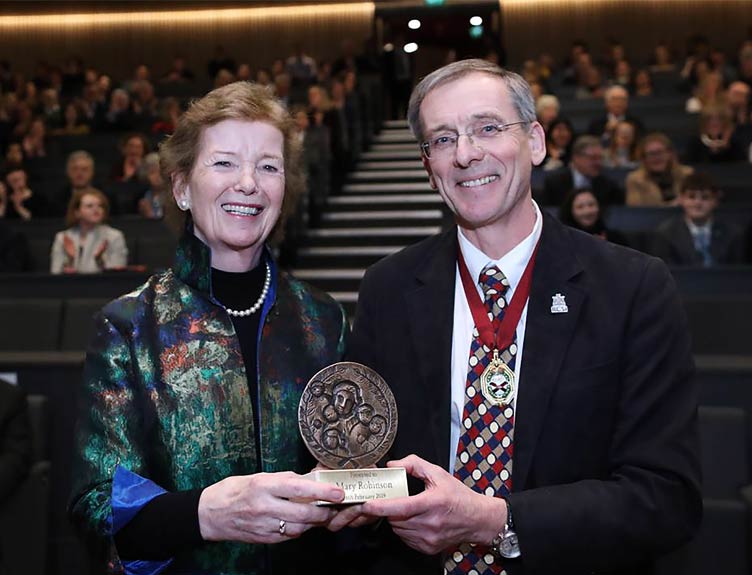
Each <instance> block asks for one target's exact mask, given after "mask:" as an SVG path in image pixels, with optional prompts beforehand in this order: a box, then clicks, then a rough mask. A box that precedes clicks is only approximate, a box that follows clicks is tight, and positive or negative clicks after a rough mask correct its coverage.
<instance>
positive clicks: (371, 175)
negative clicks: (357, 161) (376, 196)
mask: <svg viewBox="0 0 752 575" xmlns="http://www.w3.org/2000/svg"><path fill="white" fill-rule="evenodd" d="M347 179H348V181H350V182H362V181H371V182H388V181H395V180H396V181H402V182H406V181H414V180H425V181H428V174H426V171H425V170H424V169H423V168H420V169H417V170H390V171H381V170H379V171H374V170H371V171H366V172H364V171H361V170H358V171H355V172H351V173H350V174H348V176H347Z"/></svg>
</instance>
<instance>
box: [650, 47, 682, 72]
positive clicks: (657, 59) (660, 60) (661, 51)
mask: <svg viewBox="0 0 752 575" xmlns="http://www.w3.org/2000/svg"><path fill="white" fill-rule="evenodd" d="M650 71H651V72H675V71H676V64H674V59H673V57H672V56H671V51H670V50H669V49H668V46H666V45H665V44H658V45H657V46H656V47H655V49H654V50H653V56H652V57H651V58H650Z"/></svg>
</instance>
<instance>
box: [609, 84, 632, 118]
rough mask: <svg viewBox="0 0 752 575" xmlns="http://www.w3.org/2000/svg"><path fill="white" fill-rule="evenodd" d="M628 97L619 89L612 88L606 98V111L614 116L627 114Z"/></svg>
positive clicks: (624, 91)
mask: <svg viewBox="0 0 752 575" xmlns="http://www.w3.org/2000/svg"><path fill="white" fill-rule="evenodd" d="M628 105H629V96H628V95H627V91H626V90H623V89H621V88H612V89H611V90H609V92H608V95H607V96H606V110H607V111H608V113H609V114H613V115H614V116H623V115H624V114H625V113H626V112H627V106H628Z"/></svg>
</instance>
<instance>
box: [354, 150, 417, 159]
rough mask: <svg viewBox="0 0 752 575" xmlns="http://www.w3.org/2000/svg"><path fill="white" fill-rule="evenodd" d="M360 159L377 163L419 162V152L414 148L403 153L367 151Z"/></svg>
mask: <svg viewBox="0 0 752 575" xmlns="http://www.w3.org/2000/svg"><path fill="white" fill-rule="evenodd" d="M360 159H361V160H364V161H371V162H378V161H382V160H383V161H385V162H390V161H405V160H419V159H420V151H419V150H418V149H416V148H413V149H412V150H403V151H396V152H395V151H389V150H386V151H384V150H381V151H378V150H376V151H369V152H363V153H362V154H361V155H360Z"/></svg>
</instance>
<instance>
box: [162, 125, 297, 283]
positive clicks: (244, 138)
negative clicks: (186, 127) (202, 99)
mask: <svg viewBox="0 0 752 575" xmlns="http://www.w3.org/2000/svg"><path fill="white" fill-rule="evenodd" d="M182 183H183V182H181V181H178V183H177V186H176V188H175V190H174V194H175V198H176V199H177V200H178V202H179V201H180V200H181V199H183V198H185V199H187V200H188V201H189V203H190V210H191V215H192V216H193V222H194V229H195V234H196V236H197V237H198V238H200V239H201V240H202V241H203V242H204V243H205V244H206V245H208V246H209V248H210V249H211V252H212V265H213V266H214V267H216V268H218V269H222V270H225V271H244V270H247V269H250V267H253V266H254V265H256V263H257V262H258V257H259V256H260V253H261V249H262V247H263V244H264V242H265V241H266V239H267V238H268V237H269V234H270V233H271V232H272V229H273V228H274V225H275V224H276V223H277V220H278V219H279V215H280V213H281V211H282V199H283V197H284V194H285V167H284V137H283V135H282V132H281V131H280V130H279V129H277V128H276V127H274V126H272V125H271V124H268V123H266V122H261V121H253V122H250V121H244V120H224V121H222V122H219V123H218V124H215V125H213V126H210V127H208V128H206V129H205V130H204V131H203V134H202V136H201V141H200V143H199V150H198V155H197V157H196V163H195V165H194V166H193V170H192V172H191V175H190V177H189V179H188V181H187V182H185V185H181V184H182Z"/></svg>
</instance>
